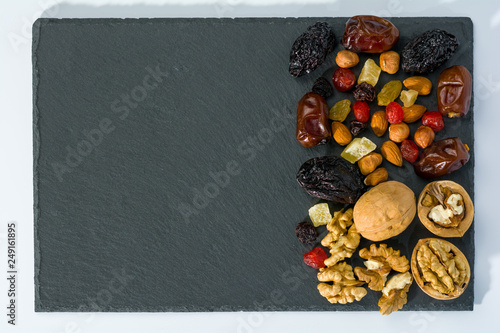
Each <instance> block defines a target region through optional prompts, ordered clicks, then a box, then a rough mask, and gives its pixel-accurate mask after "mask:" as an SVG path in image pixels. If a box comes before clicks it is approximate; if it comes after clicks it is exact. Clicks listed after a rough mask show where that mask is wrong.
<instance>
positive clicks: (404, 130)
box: [389, 123, 410, 143]
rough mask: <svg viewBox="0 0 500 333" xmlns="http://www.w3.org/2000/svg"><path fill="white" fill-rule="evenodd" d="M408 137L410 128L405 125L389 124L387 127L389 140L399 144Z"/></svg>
mask: <svg viewBox="0 0 500 333" xmlns="http://www.w3.org/2000/svg"><path fill="white" fill-rule="evenodd" d="M408 136H410V127H408V125H407V124H406V123H399V124H391V125H390V126H389V139H391V140H392V141H394V142H397V143H400V142H403V140H406V139H407V138H408Z"/></svg>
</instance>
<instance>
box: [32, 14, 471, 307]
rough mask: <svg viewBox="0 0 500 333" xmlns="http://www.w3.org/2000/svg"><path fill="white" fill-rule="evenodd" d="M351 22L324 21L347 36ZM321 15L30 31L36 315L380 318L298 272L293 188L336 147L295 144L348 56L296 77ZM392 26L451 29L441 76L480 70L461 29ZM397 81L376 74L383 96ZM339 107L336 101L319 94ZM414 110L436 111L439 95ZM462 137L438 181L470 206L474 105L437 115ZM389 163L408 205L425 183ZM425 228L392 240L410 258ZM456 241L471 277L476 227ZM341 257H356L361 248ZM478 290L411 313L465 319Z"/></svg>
mask: <svg viewBox="0 0 500 333" xmlns="http://www.w3.org/2000/svg"><path fill="white" fill-rule="evenodd" d="M346 19H347V18H325V19H324V20H325V21H327V22H329V23H330V24H331V25H332V27H333V28H334V31H335V34H336V36H337V39H340V38H341V36H342V33H343V26H344V23H345V21H346ZM317 20H321V18H285V19H282V18H250V19H139V20H136V19H125V20H118V19H83V20H76V19H61V20H55V19H40V20H38V21H37V22H36V23H35V25H34V27H33V29H34V33H33V36H34V37H33V82H34V83H33V87H34V93H33V94H34V113H33V124H34V142H33V145H34V213H35V259H36V260H35V286H36V289H35V290H36V297H35V300H36V304H35V305H36V307H35V308H36V311H239V310H244V311H259V310H263V311H268V310H278V311H289V310H322V311H323V310H324V311H336V310H349V311H350V310H378V306H377V300H378V298H379V296H380V294H379V293H376V292H371V291H369V293H368V295H367V296H366V297H365V298H364V299H363V300H362V301H361V302H357V303H353V304H348V305H332V304H329V303H328V302H327V301H326V300H325V299H324V298H322V297H320V296H319V294H318V292H317V290H316V285H317V280H316V271H315V270H314V269H311V268H309V267H307V266H305V265H303V264H302V255H303V253H305V252H306V251H309V250H310V249H311V247H312V246H304V245H302V244H301V243H299V242H298V241H297V239H296V237H295V235H294V228H295V225H296V224H297V223H298V222H299V221H301V220H303V219H305V218H307V211H308V209H309V207H310V206H311V205H313V204H315V203H317V202H318V201H317V200H316V199H314V198H311V197H310V196H308V195H307V194H306V193H305V191H303V190H302V189H301V188H300V187H299V186H298V184H297V183H296V181H295V174H296V172H297V170H298V168H299V167H300V165H301V164H302V163H303V162H304V161H306V160H307V159H309V158H311V157H313V156H320V155H325V154H336V155H337V154H339V153H340V151H341V148H340V147H339V146H337V145H335V144H333V143H331V144H329V145H325V146H321V147H315V148H311V149H305V148H303V147H301V146H300V145H298V143H297V142H296V140H295V108H296V103H297V101H298V100H299V99H300V97H301V96H302V95H303V94H304V93H305V92H307V91H308V90H309V89H310V87H311V85H312V83H313V81H314V80H315V79H316V78H317V77H318V76H320V75H324V76H325V77H331V75H332V73H333V70H334V68H332V67H331V66H332V64H333V59H334V54H335V53H336V52H337V51H338V50H340V49H342V47H341V46H340V45H339V44H338V43H337V46H336V49H335V51H334V53H333V54H332V55H331V56H330V57H329V59H328V61H327V63H325V64H323V65H322V66H321V67H320V68H319V69H318V70H317V71H316V72H314V73H313V74H311V75H307V76H304V77H301V78H298V79H297V78H293V77H291V76H290V75H289V74H288V71H287V69H288V54H289V50H290V47H291V44H292V43H293V41H294V40H295V38H296V37H297V36H298V35H299V34H300V33H302V32H303V31H304V30H305V29H306V28H307V26H309V25H310V24H312V23H314V22H315V21H317ZM391 20H392V22H393V23H394V24H395V25H396V26H397V27H398V28H399V29H400V31H401V39H400V42H399V43H398V44H397V46H396V48H395V49H396V51H398V50H400V49H401V48H402V46H403V45H404V44H405V43H406V42H407V41H408V40H409V39H410V38H412V37H414V36H415V35H417V34H418V33H421V32H423V31H425V30H427V29H431V28H442V29H446V30H447V31H449V32H451V33H453V34H455V35H456V36H457V37H458V39H459V41H460V43H461V45H460V48H459V51H458V53H457V54H456V55H455V56H454V57H453V58H452V59H450V60H449V61H448V62H447V63H446V64H445V65H444V66H443V67H442V68H445V67H447V66H451V65H453V64H462V65H465V66H466V67H467V68H468V69H469V70H470V71H471V72H472V65H473V62H472V53H473V52H472V50H473V47H472V45H473V44H472V35H473V34H472V22H471V21H470V19H468V18H393V19H391ZM366 58H367V56H366V55H361V61H362V62H364V60H365V59H366ZM360 69H361V66H357V67H356V68H355V73H356V74H358V73H359V71H360ZM439 72H440V70H438V71H437V72H436V73H433V74H431V75H429V78H430V79H431V80H432V81H433V82H436V79H437V76H438V74H439ZM406 76H407V75H406V74H404V73H398V74H396V75H394V76H390V75H388V74H385V73H383V74H382V75H381V78H380V81H379V86H378V89H380V87H381V86H382V84H384V83H386V82H387V81H389V80H391V79H394V78H398V79H404V78H405V77H406ZM348 97H351V96H349V95H348V94H342V93H338V92H337V93H336V94H335V96H334V97H332V98H330V99H329V100H328V102H329V104H330V105H333V103H334V102H336V101H338V100H340V99H344V98H348ZM351 99H352V97H351ZM419 103H420V104H423V105H426V106H427V107H428V108H429V109H431V110H432V109H436V101H435V90H433V93H432V94H431V95H429V96H425V97H419ZM415 126H417V125H412V132H413V131H414V130H415ZM365 135H366V136H367V137H369V138H371V139H373V140H374V141H375V142H376V143H377V144H379V145H380V144H381V142H382V140H381V139H379V138H376V137H374V136H373V135H372V133H371V131H370V130H368V131H366V132H365ZM457 135H458V136H460V137H461V138H462V140H463V141H464V142H465V143H467V144H468V145H469V147H471V148H472V150H471V160H470V162H469V163H468V164H467V165H466V167H464V168H462V169H461V170H459V171H458V172H456V173H454V174H452V175H450V176H449V177H446V178H447V179H451V180H455V181H457V182H459V183H460V184H462V185H463V186H464V187H465V189H466V190H467V191H468V192H469V194H470V195H471V197H473V194H474V187H473V180H474V178H473V177H474V173H473V168H474V149H473V147H474V145H473V140H474V139H473V111H472V109H471V111H470V112H469V114H468V115H467V117H465V119H460V120H446V127H445V129H444V130H443V131H441V132H439V133H438V135H437V139H438V138H445V137H448V136H457ZM384 166H385V167H387V169H388V170H389V174H390V178H391V179H394V180H399V181H404V182H405V183H406V184H408V185H409V186H410V187H411V188H412V189H413V190H414V191H415V193H416V194H417V195H418V193H420V190H421V189H422V188H423V187H424V185H425V183H426V182H425V181H424V180H422V179H418V178H417V177H416V176H415V175H414V173H413V170H412V167H411V166H410V165H409V164H408V163H405V164H404V166H403V167H402V168H396V167H392V166H391V165H388V164H387V163H386V162H384ZM331 208H332V209H338V208H339V206H335V205H333V204H332V205H331ZM429 236H432V235H431V234H430V233H429V232H428V231H427V230H426V229H425V228H424V227H423V226H422V225H421V224H420V222H419V221H418V219H415V221H414V222H413V223H412V225H410V227H409V228H408V229H407V230H406V231H405V232H404V233H403V234H401V235H400V236H399V237H397V238H395V239H392V240H390V241H388V242H387V243H388V244H389V245H390V246H395V247H396V248H398V249H400V250H401V251H402V253H404V254H405V255H406V256H407V257H409V256H410V254H411V251H412V249H413V246H414V245H415V244H416V242H417V240H418V239H419V238H422V237H429ZM451 241H452V242H453V243H454V244H456V245H457V246H458V247H459V248H460V249H461V250H462V251H463V252H464V253H465V255H466V256H467V258H468V260H469V262H470V264H471V267H473V265H474V225H473V226H472V227H471V229H470V230H469V231H468V232H467V234H466V235H465V236H464V237H463V238H462V239H451ZM368 245H369V242H366V241H364V242H362V244H361V246H368ZM351 263H352V264H353V265H354V266H357V265H362V261H361V260H360V259H359V257H357V255H356V256H354V257H353V258H352V260H351ZM473 290H474V286H473V283H471V284H470V286H469V287H468V289H467V291H466V292H465V293H464V294H463V295H462V296H461V297H460V298H459V299H457V300H453V301H447V302H444V301H436V300H433V299H431V298H430V297H428V296H426V295H425V294H424V293H423V292H421V291H420V290H419V288H418V287H417V286H416V284H414V285H413V286H412V287H411V289H410V293H409V296H408V304H407V305H406V306H405V307H404V310H472V308H473Z"/></svg>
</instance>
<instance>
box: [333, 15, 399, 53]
mask: <svg viewBox="0 0 500 333" xmlns="http://www.w3.org/2000/svg"><path fill="white" fill-rule="evenodd" d="M398 40H399V30H398V28H396V27H395V26H394V24H392V23H391V22H389V21H388V20H386V19H383V18H381V17H378V16H373V15H357V16H353V17H351V18H350V19H349V20H348V21H347V23H346V25H345V31H344V38H343V39H342V44H343V45H344V47H345V48H346V49H348V50H351V51H354V52H367V53H381V52H384V51H387V50H390V49H391V48H392V47H393V46H394V45H395V44H396V43H397V42H398Z"/></svg>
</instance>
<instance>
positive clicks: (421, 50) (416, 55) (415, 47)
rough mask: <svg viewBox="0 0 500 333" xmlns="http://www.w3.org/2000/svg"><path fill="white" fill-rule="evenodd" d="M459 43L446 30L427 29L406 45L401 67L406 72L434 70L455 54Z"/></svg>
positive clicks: (402, 54)
mask: <svg viewBox="0 0 500 333" xmlns="http://www.w3.org/2000/svg"><path fill="white" fill-rule="evenodd" d="M458 45H459V43H458V40H457V37H455V36H454V35H452V34H450V33H448V32H446V31H444V30H439V29H434V30H429V31H426V32H424V33H422V34H421V35H418V36H417V37H415V38H414V39H413V40H411V41H410V42H409V43H408V44H406V45H405V47H404V48H403V52H402V53H401V57H402V62H401V67H402V68H403V70H404V71H405V72H417V73H430V72H434V71H435V70H436V69H437V68H438V67H439V66H441V65H442V64H444V63H445V62H446V60H448V59H450V58H451V57H452V56H453V54H455V51H456V50H457V48H458Z"/></svg>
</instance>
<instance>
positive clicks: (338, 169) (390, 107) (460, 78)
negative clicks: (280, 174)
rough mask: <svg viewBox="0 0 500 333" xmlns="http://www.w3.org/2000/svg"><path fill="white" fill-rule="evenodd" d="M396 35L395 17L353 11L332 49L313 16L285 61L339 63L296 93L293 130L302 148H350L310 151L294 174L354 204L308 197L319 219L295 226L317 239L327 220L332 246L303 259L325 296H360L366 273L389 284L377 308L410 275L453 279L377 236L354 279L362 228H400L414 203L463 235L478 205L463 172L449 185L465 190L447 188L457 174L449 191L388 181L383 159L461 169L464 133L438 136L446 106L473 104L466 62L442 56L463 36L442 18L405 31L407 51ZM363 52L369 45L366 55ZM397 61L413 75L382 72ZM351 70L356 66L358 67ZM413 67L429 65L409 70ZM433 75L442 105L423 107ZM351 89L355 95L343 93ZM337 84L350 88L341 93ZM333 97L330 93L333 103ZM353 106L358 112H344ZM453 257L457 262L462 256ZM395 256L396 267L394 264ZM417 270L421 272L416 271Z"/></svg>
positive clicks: (310, 189)
mask: <svg viewBox="0 0 500 333" xmlns="http://www.w3.org/2000/svg"><path fill="white" fill-rule="evenodd" d="M398 41H399V30H398V28H397V27H396V26H394V25H393V24H392V23H391V22H390V21H388V20H386V19H383V18H380V17H376V16H369V15H358V16H354V17H352V18H350V19H349V20H348V21H347V22H346V26H345V31H344V35H343V38H342V45H343V46H344V47H345V49H344V50H340V51H338V52H337V53H336V54H335V55H332V56H331V60H329V59H330V58H329V57H328V55H329V54H330V53H331V52H332V51H333V50H334V49H335V45H334V44H335V35H334V32H333V30H332V28H331V27H330V26H329V25H328V23H326V22H317V23H316V24H314V25H312V26H310V27H309V28H308V29H307V30H306V32H304V34H302V35H301V36H299V38H297V40H296V41H295V43H293V46H292V50H291V53H290V67H289V70H290V73H291V74H292V75H293V76H300V75H303V74H306V73H311V72H312V71H314V70H315V69H316V68H318V67H319V66H320V65H321V64H322V63H324V62H327V63H328V61H330V62H331V63H333V61H334V62H335V64H336V66H338V68H336V69H335V71H334V72H333V75H332V76H331V77H330V78H326V77H322V76H320V77H319V78H317V80H316V81H315V82H314V85H313V86H312V87H311V91H310V92H306V93H305V94H304V96H303V97H302V98H301V99H300V101H299V102H298V105H297V130H296V139H297V141H298V142H299V143H300V144H301V145H302V146H303V147H306V148H310V147H313V146H316V145H322V144H333V145H339V146H342V147H344V148H343V151H342V153H341V154H340V157H338V156H319V157H315V158H312V159H310V160H308V161H306V162H305V163H304V164H303V165H302V166H301V167H300V169H299V171H298V173H297V175H296V177H297V181H298V182H299V184H300V186H301V187H303V188H304V189H305V190H306V191H307V193H309V194H310V195H311V196H313V197H316V198H320V199H323V200H327V201H332V202H336V203H343V204H347V205H354V207H353V208H349V209H347V210H346V211H345V212H343V211H339V212H335V213H334V216H333V217H331V215H330V212H329V210H328V204H327V203H320V204H318V205H315V206H314V207H312V208H311V210H310V211H309V214H310V218H311V220H312V222H313V224H314V225H313V224H310V223H309V224H308V222H302V223H300V224H299V225H298V226H297V228H296V233H297V237H298V238H299V240H300V241H301V242H303V243H314V242H315V241H316V237H317V235H318V230H317V229H316V228H322V227H321V226H322V225H326V229H327V231H328V233H327V235H326V236H325V237H324V238H323V240H322V241H321V245H322V246H323V247H326V248H329V249H330V257H328V258H326V257H325V256H326V254H325V252H324V250H322V248H321V247H316V248H314V250H312V251H311V252H309V253H307V254H306V255H305V256H304V261H305V262H306V263H307V264H308V265H310V266H312V267H314V268H319V269H320V271H319V273H318V280H319V281H320V282H321V283H320V284H319V285H318V290H319V292H320V294H321V295H322V296H324V297H325V298H327V300H328V301H330V302H332V303H346V302H353V301H354V300H360V299H361V298H362V297H364V296H365V295H366V293H367V291H366V290H365V288H364V287H363V285H364V284H365V283H368V287H369V288H370V289H372V290H381V291H382V297H381V298H380V301H379V306H380V312H381V313H382V314H389V313H391V312H392V311H397V310H399V309H401V308H402V306H403V305H404V304H405V303H406V293H407V292H408V290H409V288H410V285H411V283H412V281H413V278H415V279H416V280H417V282H419V281H424V282H422V283H423V285H420V282H419V286H420V287H422V289H423V290H424V291H425V289H424V287H425V286H428V285H429V284H431V285H432V286H434V287H435V288H434V289H436V288H437V287H436V286H437V285H439V286H440V283H441V284H442V283H445V284H446V281H441V280H442V278H441V277H442V276H445V274H444V273H443V272H440V273H439V274H441V275H439V274H438V276H435V277H431V276H430V274H431V273H432V269H427V268H425V269H423V268H419V271H418V272H415V271H413V272H412V273H413V277H412V274H411V273H410V272H409V265H408V260H407V259H406V257H404V256H402V257H400V256H399V251H395V250H393V249H392V248H387V247H386V245H384V244H381V245H380V246H379V247H378V248H377V247H376V245H375V244H372V247H370V250H367V249H363V250H361V251H360V257H362V258H365V259H367V262H365V266H366V268H361V267H356V269H355V270H354V273H355V274H356V276H357V277H358V279H356V277H355V275H354V273H353V269H352V266H350V265H349V264H348V263H347V262H345V261H344V260H346V259H348V258H350V257H351V256H352V255H353V253H355V250H356V248H357V246H358V245H359V239H360V237H361V236H363V237H365V238H367V239H370V240H372V241H382V240H385V239H388V238H391V237H395V236H397V235H398V234H400V233H401V232H403V231H404V230H405V229H406V227H407V226H408V225H409V224H410V223H411V222H412V221H413V218H414V216H415V214H416V210H417V209H416V207H417V206H418V207H419V208H418V209H419V212H418V213H419V214H418V215H419V218H420V219H421V220H422V223H423V224H424V225H426V227H428V228H429V230H430V231H431V232H434V233H436V232H435V230H438V227H439V228H441V229H445V231H444V232H443V231H442V230H441V229H439V232H441V234H438V233H436V234H437V235H440V236H443V237H461V236H462V235H463V234H464V233H465V232H466V231H467V229H468V227H469V226H470V224H471V223H472V218H473V214H474V210H473V206H472V201H471V200H470V198H469V196H468V195H467V192H465V190H463V188H461V187H460V185H458V184H456V185H457V186H452V187H453V189H455V191H458V192H460V194H458V192H457V193H454V192H452V190H450V189H449V186H451V185H448V187H446V189H448V190H442V191H444V192H445V195H443V194H442V193H441V192H439V189H442V188H441V187H439V186H438V187H437V189H438V190H436V186H434V187H431V190H429V189H427V188H426V189H427V190H426V192H425V193H424V191H423V192H422V194H421V195H420V197H419V199H418V201H416V199H415V195H414V193H413V191H412V190H411V189H409V188H408V187H407V186H405V185H404V184H403V183H400V182H396V181H389V182H388V180H389V179H390V173H389V172H388V170H387V168H386V167H390V168H393V166H396V167H402V166H403V165H404V164H407V163H409V164H410V165H412V166H413V169H414V172H415V174H416V176H418V177H421V178H425V179H434V178H437V177H442V176H445V175H447V174H450V173H452V172H454V171H456V170H458V169H460V168H461V167H463V166H464V165H465V164H466V163H467V162H468V160H469V147H468V146H467V144H465V143H463V142H462V141H461V139H460V138H459V137H449V138H440V137H439V135H440V133H439V132H440V131H441V130H442V129H443V128H444V127H445V121H444V119H443V117H444V118H449V121H458V122H459V121H463V120H462V119H452V118H463V117H465V116H466V115H467V113H468V111H469V108H470V102H471V94H472V77H471V74H470V72H469V71H468V70H467V68H466V67H464V66H461V65H455V66H451V67H448V68H445V69H442V68H441V67H442V66H443V65H444V64H445V63H446V61H447V60H449V59H451V58H452V57H453V55H454V53H455V52H456V51H457V49H458V48H459V42H458V40H457V38H456V37H455V36H453V35H452V34H450V33H449V32H446V31H444V30H441V29H433V30H429V31H425V32H422V33H421V34H420V35H418V36H416V37H414V38H413V39H412V40H410V41H409V42H408V43H407V44H406V45H405V46H404V47H403V48H402V52H401V54H398V53H397V52H395V51H394V50H392V48H393V47H394V46H395V45H396V43H398ZM359 52H363V53H368V54H369V55H370V57H369V58H368V59H366V61H364V63H360V57H359V55H358V53H359ZM377 54H378V55H377ZM333 59H334V60H333ZM400 67H401V69H402V70H404V71H405V72H411V73H409V74H408V77H406V78H405V79H404V80H402V81H401V80H389V81H387V80H386V78H387V77H385V76H391V75H394V74H396V73H398V72H399V71H400ZM436 70H441V73H440V75H439V78H438V80H437V82H434V83H433V82H432V81H431V80H430V79H429V78H428V77H426V76H425V75H426V74H427V73H430V72H433V71H436ZM355 73H359V75H358V76H357V77H356V74H355ZM415 73H418V74H422V75H412V74H415ZM381 77H384V79H383V80H382V82H387V83H385V84H384V85H383V86H381V84H379V81H380V78H381ZM433 86H435V87H436V91H435V93H436V97H437V105H435V109H434V110H431V111H428V110H427V108H426V107H425V106H423V105H421V104H417V103H418V100H419V98H421V97H420V96H427V95H429V94H430V93H431V92H432V88H433ZM346 93H348V94H349V96H352V98H351V97H350V98H348V99H346V98H345V95H346ZM338 95H340V96H343V97H344V98H343V99H339V98H338ZM327 99H329V100H334V102H333V103H332V104H333V105H332V106H331V108H329V105H328V102H327ZM351 109H352V116H350V114H351ZM348 118H351V119H352V118H354V119H353V120H351V121H347V119H348ZM416 122H421V124H420V126H419V124H413V123H416ZM368 127H370V128H371V131H372V132H373V134H375V135H376V136H377V137H379V138H381V140H382V143H381V144H380V147H379V150H377V148H378V147H377V144H376V143H375V142H373V141H372V140H370V139H369V138H367V137H365V136H363V135H362V133H363V131H365V130H367V129H368ZM412 131H413V133H412ZM358 136H359V137H358ZM331 139H333V140H331ZM436 139H437V140H436ZM332 141H334V142H333V143H332ZM385 161H386V162H389V164H388V165H387V164H385ZM447 184H448V183H447ZM459 187H460V188H459ZM443 189H444V188H443ZM460 189H461V190H460ZM464 192H465V193H464ZM439 193H441V194H439ZM467 200H468V201H467ZM320 205H321V206H320ZM422 207H423V208H422ZM353 209H354V220H353ZM467 214H468V215H467ZM466 216H467V218H465V217H466ZM424 220H425V221H424ZM442 221H444V222H442ZM448 221H453V222H449V223H448ZM428 225H432V227H429V226H428ZM436 225H437V227H436ZM432 228H434V229H432ZM359 232H361V235H360V233H359ZM319 233H321V231H320V232H319ZM433 244H434V243H433ZM446 249H448V248H446ZM436 251H438V254H440V253H443V251H441V252H439V250H436ZM450 251H451V250H449V251H448V252H450ZM372 252H373V253H372ZM455 252H456V251H455ZM362 253H363V254H362ZM369 253H372V254H371V255H368V254H369ZM381 253H383V254H381ZM419 253H420V252H419ZM421 257H422V255H421ZM389 258H390V259H389ZM402 258H404V260H403V259H402ZM433 258H434V257H433ZM438 259H439V260H441V261H443V260H444V259H442V258H438ZM423 260H424V259H421V260H420V264H422V263H423V262H424V261H423ZM432 260H435V259H432ZM457 260H458V259H457ZM398 261H406V264H405V265H404V267H405V268H404V269H397V268H395V267H394V266H393V265H396V266H397V262H398ZM454 262H455V261H454ZM465 262H466V259H465ZM456 263H457V264H460V265H462V263H463V261H456ZM422 265H423V264H422ZM424 266H425V265H424ZM424 266H422V267H424ZM433 267H434V266H433ZM436 267H437V266H436ZM391 268H392V269H394V270H396V271H397V272H399V273H398V274H393V275H392V276H389V273H390V271H391ZM445 269H447V268H445ZM448 269H451V268H450V267H448ZM429 272H430V273H429ZM460 272H462V271H460ZM448 273H449V274H451V275H452V276H454V275H453V274H455V272H448ZM415 274H422V275H423V276H424V277H423V278H422V279H420V278H417V276H416V275H415ZM455 275H456V274H455ZM454 281H455V280H454ZM458 281H459V282H460V281H462V280H458ZM330 283H331V284H330ZM423 286H424V287H423ZM438 289H439V288H438ZM463 289H465V286H463ZM462 291H463V290H462Z"/></svg>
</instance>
